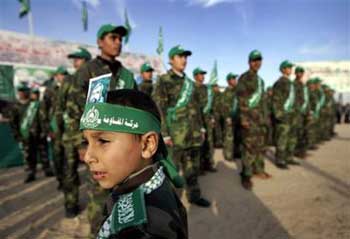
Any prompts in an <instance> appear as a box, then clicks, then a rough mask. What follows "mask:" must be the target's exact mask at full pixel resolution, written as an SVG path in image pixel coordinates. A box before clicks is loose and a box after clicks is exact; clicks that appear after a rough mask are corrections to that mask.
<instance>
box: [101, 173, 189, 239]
mask: <svg viewBox="0 0 350 239" xmlns="http://www.w3.org/2000/svg"><path fill="white" fill-rule="evenodd" d="M154 179H157V180H154ZM150 181H153V184H152V185H151V186H150V187H148V188H147V189H146V190H144V191H142V192H140V191H139V190H138V188H140V187H141V188H142V187H143V188H144V185H145V183H146V182H147V183H149V182H150ZM135 189H136V190H135ZM140 194H143V195H144V196H143V198H142V199H141V200H135V198H136V196H137V195H140ZM140 196H141V195H140ZM142 208H143V210H138V209H142ZM116 209H118V210H116ZM130 209H134V211H136V212H138V215H136V213H135V214H133V215H134V217H130V214H128V212H130ZM117 212H118V213H117ZM131 212H132V211H131ZM140 212H141V213H140ZM114 213H115V214H114ZM113 214H114V215H113ZM112 216H118V218H119V219H118V221H119V222H123V221H124V220H127V222H128V223H127V226H123V224H122V223H119V224H117V223H114V224H112V223H111V217H112ZM113 231H114V233H113ZM98 236H99V237H98V238H120V239H122V238H139V239H147V238H168V239H187V238H188V228H187V214H186V209H185V208H184V206H183V205H182V203H181V201H180V199H179V198H178V196H177V195H176V193H175V191H174V189H173V186H172V185H171V182H170V181H169V180H168V179H167V178H166V177H165V178H164V173H163V172H162V171H159V169H158V170H157V168H153V167H152V168H148V169H147V170H145V171H143V172H142V173H141V174H138V175H137V176H134V177H131V178H129V179H128V180H127V181H126V182H124V183H123V184H122V185H119V186H118V187H117V188H116V189H113V191H112V193H111V194H110V196H109V197H108V200H107V202H106V206H105V212H104V220H103V224H102V225H101V228H100V230H99V234H98ZM100 236H101V237H100Z"/></svg>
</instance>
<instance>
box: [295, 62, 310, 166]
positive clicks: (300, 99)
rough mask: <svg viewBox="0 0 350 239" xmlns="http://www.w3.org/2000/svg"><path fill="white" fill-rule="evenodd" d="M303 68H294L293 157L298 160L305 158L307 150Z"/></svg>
mask: <svg viewBox="0 0 350 239" xmlns="http://www.w3.org/2000/svg"><path fill="white" fill-rule="evenodd" d="M304 72H305V70H304V68H302V67H300V66H297V67H296V68H295V80H294V88H295V108H296V114H295V115H296V124H295V125H294V126H292V127H295V130H296V134H295V137H296V139H295V141H296V142H297V144H296V147H295V153H294V154H295V156H297V157H299V158H302V159H303V158H305V157H306V151H307V149H308V145H307V135H306V127H307V126H306V123H307V117H308V114H309V112H308V108H309V94H308V88H307V87H306V86H305V85H304V83H303V77H304Z"/></svg>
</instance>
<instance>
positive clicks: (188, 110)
mask: <svg viewBox="0 0 350 239" xmlns="http://www.w3.org/2000/svg"><path fill="white" fill-rule="evenodd" d="M191 55H192V52H191V51H188V50H185V49H183V48H182V47H181V46H180V45H177V46H175V47H173V48H171V49H170V51H169V54H168V56H169V62H170V65H171V69H170V70H169V71H168V72H167V73H166V74H164V75H162V76H160V78H159V79H158V81H157V83H156V86H155V90H154V92H153V99H154V101H155V102H157V104H158V106H159V108H160V109H161V112H162V117H163V119H166V122H164V121H163V122H164V123H163V124H162V135H163V137H164V141H165V144H166V145H167V146H169V147H173V156H174V161H175V164H176V165H177V167H178V168H182V169H183V171H184V177H185V180H186V189H187V197H188V200H189V202H190V203H192V204H196V205H198V206H201V207H209V206H210V202H209V201H208V200H206V199H205V198H203V197H202V196H201V190H200V187H199V183H198V174H199V167H200V147H201V144H202V143H203V140H204V137H205V136H204V133H205V129H204V125H203V122H202V116H201V111H200V99H199V96H198V93H197V92H196V91H195V90H194V83H193V81H192V80H190V79H189V78H188V77H187V76H186V74H185V68H186V65H187V57H188V56H191Z"/></svg>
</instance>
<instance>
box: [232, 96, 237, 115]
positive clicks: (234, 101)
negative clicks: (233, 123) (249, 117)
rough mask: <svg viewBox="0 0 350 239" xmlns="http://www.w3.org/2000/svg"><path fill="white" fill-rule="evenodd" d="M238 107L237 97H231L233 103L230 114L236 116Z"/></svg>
mask: <svg viewBox="0 0 350 239" xmlns="http://www.w3.org/2000/svg"><path fill="white" fill-rule="evenodd" d="M237 109H238V100H237V97H236V96H234V97H233V103H232V116H236V114H237Z"/></svg>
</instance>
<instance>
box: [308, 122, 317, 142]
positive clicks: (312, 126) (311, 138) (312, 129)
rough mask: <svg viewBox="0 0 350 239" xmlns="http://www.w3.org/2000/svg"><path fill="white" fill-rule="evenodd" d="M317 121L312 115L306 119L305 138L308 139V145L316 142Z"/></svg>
mask: <svg viewBox="0 0 350 239" xmlns="http://www.w3.org/2000/svg"><path fill="white" fill-rule="evenodd" d="M317 123H318V119H317V118H314V117H312V118H311V119H309V120H308V121H307V129H306V131H307V132H306V134H307V140H308V147H313V146H315V145H316V144H317Z"/></svg>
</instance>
